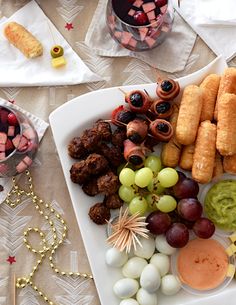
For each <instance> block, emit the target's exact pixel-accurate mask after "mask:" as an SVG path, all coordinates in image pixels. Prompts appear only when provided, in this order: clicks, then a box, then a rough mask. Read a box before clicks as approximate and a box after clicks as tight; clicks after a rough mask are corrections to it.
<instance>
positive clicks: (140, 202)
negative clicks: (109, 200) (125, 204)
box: [129, 196, 148, 216]
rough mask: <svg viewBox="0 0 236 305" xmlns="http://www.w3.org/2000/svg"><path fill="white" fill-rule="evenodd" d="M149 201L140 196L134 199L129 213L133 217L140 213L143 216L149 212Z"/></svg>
mask: <svg viewBox="0 0 236 305" xmlns="http://www.w3.org/2000/svg"><path fill="white" fill-rule="evenodd" d="M147 207H148V204H147V201H146V199H145V198H144V197H141V196H138V197H134V198H133V199H132V200H131V202H130V204H129V211H130V213H131V214H132V215H133V214H135V213H139V215H140V216H143V215H144V214H145V212H146V211H147Z"/></svg>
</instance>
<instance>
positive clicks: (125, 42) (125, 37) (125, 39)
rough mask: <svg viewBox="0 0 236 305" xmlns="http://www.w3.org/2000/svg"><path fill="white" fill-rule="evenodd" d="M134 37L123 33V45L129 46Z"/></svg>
mask: <svg viewBox="0 0 236 305" xmlns="http://www.w3.org/2000/svg"><path fill="white" fill-rule="evenodd" d="M132 36H133V35H132V34H131V33H129V32H126V31H123V32H122V37H121V43H122V44H124V45H127V44H129V41H130V39H131V37H132Z"/></svg>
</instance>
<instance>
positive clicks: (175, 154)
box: [161, 104, 182, 167]
mask: <svg viewBox="0 0 236 305" xmlns="http://www.w3.org/2000/svg"><path fill="white" fill-rule="evenodd" d="M173 109H174V110H173V113H172V115H171V118H170V123H171V125H172V127H173V130H174V134H173V136H172V138H171V139H170V141H169V142H168V143H165V144H163V146H162V152H161V159H162V163H163V164H164V165H165V166H169V167H176V166H177V165H178V163H179V157H180V151H181V146H182V145H181V144H179V143H178V141H177V140H176V136H175V129H176V123H177V119H178V113H179V109H178V106H177V105H176V104H175V105H173Z"/></svg>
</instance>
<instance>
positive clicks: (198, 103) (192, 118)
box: [176, 85, 202, 145]
mask: <svg viewBox="0 0 236 305" xmlns="http://www.w3.org/2000/svg"><path fill="white" fill-rule="evenodd" d="M201 111H202V89H201V88H199V87H198V86H195V85H189V86H187V87H185V89H184V92H183V96H182V100H181V103H180V108H179V116H178V120H177V125H176V139H177V141H178V142H179V143H180V144H183V145H189V144H192V143H194V142H195V139H196V135H197V131H198V125H199V122H200V116H201Z"/></svg>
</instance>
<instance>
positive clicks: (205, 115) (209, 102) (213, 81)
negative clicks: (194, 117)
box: [200, 74, 220, 122]
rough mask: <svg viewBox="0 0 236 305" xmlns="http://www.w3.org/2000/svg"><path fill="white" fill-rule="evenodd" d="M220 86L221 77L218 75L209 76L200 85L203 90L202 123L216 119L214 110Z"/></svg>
mask: <svg viewBox="0 0 236 305" xmlns="http://www.w3.org/2000/svg"><path fill="white" fill-rule="evenodd" d="M219 85H220V76H219V75H217V74H210V75H208V76H207V77H206V78H205V79H204V80H203V82H202V83H201V85H200V88H202V90H203V92H202V112H201V118H200V121H201V122H202V121H206V120H210V121H212V120H213V118H214V109H215V103H216V98H217V93H218V89H219Z"/></svg>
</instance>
